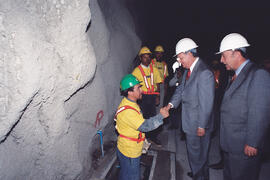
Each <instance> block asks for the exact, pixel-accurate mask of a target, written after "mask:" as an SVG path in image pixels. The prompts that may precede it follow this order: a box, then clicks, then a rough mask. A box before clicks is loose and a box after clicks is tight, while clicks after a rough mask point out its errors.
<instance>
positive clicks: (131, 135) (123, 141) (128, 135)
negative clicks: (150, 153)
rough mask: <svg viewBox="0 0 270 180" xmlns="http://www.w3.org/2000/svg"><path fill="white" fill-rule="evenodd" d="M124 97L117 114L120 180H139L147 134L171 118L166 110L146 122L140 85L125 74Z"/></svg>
mask: <svg viewBox="0 0 270 180" xmlns="http://www.w3.org/2000/svg"><path fill="white" fill-rule="evenodd" d="M120 91H121V95H122V96H124V98H123V100H122V101H121V103H120V105H119V107H118V110H117V112H116V115H115V120H116V129H117V131H118V133H119V136H118V140H117V157H118V159H119V162H120V174H119V180H127V179H128V180H131V179H132V180H139V179H140V158H141V154H142V148H143V143H144V139H145V134H144V133H143V132H148V131H151V130H153V129H156V128H158V127H159V126H160V125H162V124H163V118H166V117H168V116H169V112H168V110H166V108H161V109H160V113H159V114H157V115H156V116H153V117H151V118H149V119H147V120H145V119H144V118H143V115H142V113H141V109H140V107H139V105H138V104H137V100H138V99H141V98H142V89H141V85H140V82H139V81H138V80H137V79H136V77H135V76H133V75H132V74H128V75H126V76H125V77H124V78H123V79H122V80H121V82H120Z"/></svg>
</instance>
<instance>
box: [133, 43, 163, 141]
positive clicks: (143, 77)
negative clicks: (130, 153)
mask: <svg viewBox="0 0 270 180" xmlns="http://www.w3.org/2000/svg"><path fill="white" fill-rule="evenodd" d="M139 58H140V60H141V64H140V65H139V66H137V67H136V68H135V69H134V70H133V72H132V74H133V75H134V76H135V77H136V78H137V79H138V80H139V81H141V82H142V83H141V85H142V91H143V92H142V99H141V101H139V102H138V104H139V105H140V108H141V110H142V113H143V117H144V118H145V119H148V118H150V117H153V116H155V115H156V105H158V104H159V99H160V96H159V89H160V88H159V84H160V83H161V82H162V78H161V77H160V74H159V72H158V70H157V68H156V67H154V66H153V65H152V64H151V51H150V49H149V48H148V47H146V46H144V47H142V48H141V50H140V51H139ZM158 133H159V130H158V131H157V130H156V131H151V132H149V133H147V134H146V137H147V139H148V140H150V142H152V143H154V144H156V145H157V146H161V142H160V141H159V139H158V138H157V135H158Z"/></svg>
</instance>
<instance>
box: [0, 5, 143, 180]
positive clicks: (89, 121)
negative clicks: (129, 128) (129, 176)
mask: <svg viewBox="0 0 270 180" xmlns="http://www.w3.org/2000/svg"><path fill="white" fill-rule="evenodd" d="M89 6H90V8H89ZM120 9H123V11H120ZM90 12H91V15H92V18H91V16H90ZM90 22H91V23H90ZM139 46H140V41H139V39H138V37H137V36H136V34H135V32H134V25H133V23H132V18H131V16H130V14H129V12H128V11H127V10H125V3H124V0H120V1H117V2H116V1H115V2H110V1H105V0H100V1H98V2H97V0H90V2H89V1H88V0H50V1H47V0H38V1H31V0H8V1H6V0H0V107H1V108H0V179H85V177H87V176H88V173H89V169H90V168H91V155H90V153H91V152H92V151H93V149H96V148H99V145H96V144H92V139H95V135H96V131H97V129H102V130H103V129H104V127H105V126H106V125H107V124H109V123H110V121H112V116H113V114H114V111H115V108H116V107H117V105H118V103H119V102H120V100H121V99H120V96H119V81H120V79H121V77H122V76H123V75H124V74H125V73H127V72H128V71H129V69H128V68H129V65H130V63H131V62H132V60H133V58H134V57H135V56H136V53H137V51H138V49H139ZM97 119H98V120H99V121H96V120H97ZM107 132H110V130H107ZM112 134H113V132H112Z"/></svg>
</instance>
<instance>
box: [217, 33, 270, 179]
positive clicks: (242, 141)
mask: <svg viewBox="0 0 270 180" xmlns="http://www.w3.org/2000/svg"><path fill="white" fill-rule="evenodd" d="M248 46H249V44H248V42H247V40H246V39H245V38H244V37H243V36H242V35H240V34H238V33H232V34H229V35H227V36H225V37H224V38H223V40H222V41H221V44H220V50H219V51H220V52H219V53H221V62H222V63H224V64H225V66H226V69H227V70H233V71H235V75H234V76H233V78H232V80H231V81H230V83H229V84H228V87H227V90H226V92H225V94H224V97H223V100H222V104H221V109H220V118H221V126H220V144H221V148H222V150H223V151H224V171H223V175H224V179H225V180H243V179H244V180H257V179H258V178H259V172H260V166H261V151H262V149H263V146H264V143H265V140H266V139H265V135H266V131H267V128H268V127H269V121H270V113H269V110H270V93H269V92H270V74H269V73H268V72H267V71H265V70H263V69H259V68H258V67H257V66H256V65H255V64H254V63H252V62H251V61H250V60H249V59H248V58H247V57H246V47H248Z"/></svg>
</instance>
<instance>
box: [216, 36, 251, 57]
mask: <svg viewBox="0 0 270 180" xmlns="http://www.w3.org/2000/svg"><path fill="white" fill-rule="evenodd" d="M248 46H250V45H249V44H248V42H247V40H246V38H244V37H243V36H242V35H241V34H238V33H231V34H228V35H227V36H225V37H224V38H223V39H222V41H221V43H220V47H219V52H217V53H216V54H220V53H222V52H224V51H227V50H235V49H238V48H243V47H248Z"/></svg>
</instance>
